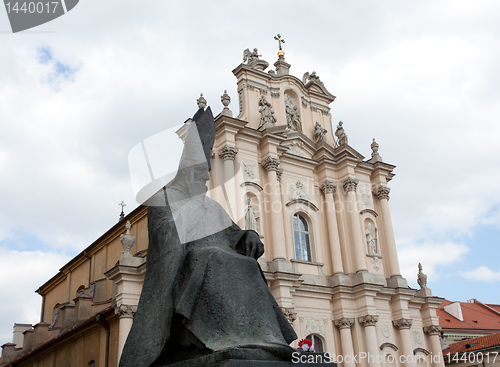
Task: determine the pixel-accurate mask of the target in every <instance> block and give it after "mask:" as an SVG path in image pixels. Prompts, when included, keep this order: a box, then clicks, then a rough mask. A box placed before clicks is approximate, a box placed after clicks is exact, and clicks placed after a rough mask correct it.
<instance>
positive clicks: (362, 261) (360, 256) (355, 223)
mask: <svg viewBox="0 0 500 367" xmlns="http://www.w3.org/2000/svg"><path fill="white" fill-rule="evenodd" d="M358 183H359V180H357V179H355V178H352V177H348V178H347V179H345V180H344V181H343V182H342V187H343V188H344V192H345V193H347V205H348V207H347V211H348V212H349V217H350V219H351V234H352V240H353V242H354V252H355V253H354V258H355V261H356V272H362V271H367V269H366V250H365V247H366V246H365V241H364V240H363V237H362V236H361V234H362V231H361V223H360V221H359V210H358V205H357V198H356V187H357V186H358Z"/></svg>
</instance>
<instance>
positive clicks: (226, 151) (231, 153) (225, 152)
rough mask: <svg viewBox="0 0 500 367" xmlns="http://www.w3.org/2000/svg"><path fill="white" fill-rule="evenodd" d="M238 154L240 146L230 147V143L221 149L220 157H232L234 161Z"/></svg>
mask: <svg viewBox="0 0 500 367" xmlns="http://www.w3.org/2000/svg"><path fill="white" fill-rule="evenodd" d="M236 154H238V148H234V147H230V146H229V145H225V146H224V148H222V149H221V150H219V157H221V158H222V159H224V160H226V159H230V160H232V161H234V158H235V157H236Z"/></svg>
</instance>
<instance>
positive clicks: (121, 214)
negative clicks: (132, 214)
mask: <svg viewBox="0 0 500 367" xmlns="http://www.w3.org/2000/svg"><path fill="white" fill-rule="evenodd" d="M118 205H120V206H121V207H122V212H121V213H120V220H122V219H123V218H125V213H124V212H123V207H124V206H127V204H125V203H124V202H123V200H122V202H121V203H119V204H118Z"/></svg>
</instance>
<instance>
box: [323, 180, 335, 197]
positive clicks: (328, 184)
mask: <svg viewBox="0 0 500 367" xmlns="http://www.w3.org/2000/svg"><path fill="white" fill-rule="evenodd" d="M319 189H320V190H321V191H323V194H324V195H326V194H335V193H336V192H337V184H336V183H335V182H332V181H328V180H326V181H325V182H323V183H322V184H321V185H319Z"/></svg>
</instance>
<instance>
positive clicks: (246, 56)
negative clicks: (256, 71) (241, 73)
mask: <svg viewBox="0 0 500 367" xmlns="http://www.w3.org/2000/svg"><path fill="white" fill-rule="evenodd" d="M260 56H262V55H259V51H257V49H256V48H254V49H253V52H252V51H250V50H249V49H248V48H247V49H246V50H245V51H243V62H246V63H247V64H251V63H253V62H255V61H257V60H259V57H260Z"/></svg>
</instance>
